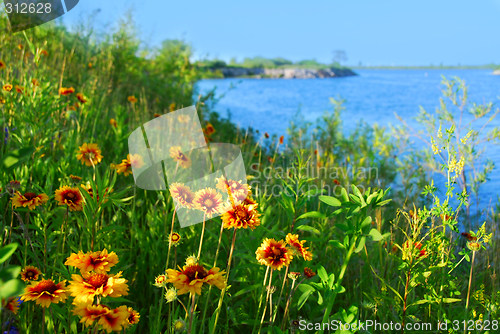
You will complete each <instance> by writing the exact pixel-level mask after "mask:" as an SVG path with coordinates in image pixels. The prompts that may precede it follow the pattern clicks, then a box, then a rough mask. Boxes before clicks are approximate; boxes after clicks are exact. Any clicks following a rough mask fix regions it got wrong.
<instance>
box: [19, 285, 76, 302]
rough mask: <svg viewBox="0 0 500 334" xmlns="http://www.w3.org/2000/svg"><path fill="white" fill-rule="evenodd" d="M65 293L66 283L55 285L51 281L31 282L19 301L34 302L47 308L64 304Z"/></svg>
mask: <svg viewBox="0 0 500 334" xmlns="http://www.w3.org/2000/svg"><path fill="white" fill-rule="evenodd" d="M67 293H68V292H67V290H66V281H62V282H60V283H58V284H56V283H54V281H53V280H51V279H47V280H42V281H40V282H32V283H31V284H30V285H28V286H27V287H26V288H25V290H24V294H23V295H22V296H21V300H24V301H31V300H34V301H36V303H37V304H39V305H41V306H42V307H49V306H50V304H51V303H54V304H57V303H59V302H64V301H65V300H66V298H67V297H68V296H67Z"/></svg>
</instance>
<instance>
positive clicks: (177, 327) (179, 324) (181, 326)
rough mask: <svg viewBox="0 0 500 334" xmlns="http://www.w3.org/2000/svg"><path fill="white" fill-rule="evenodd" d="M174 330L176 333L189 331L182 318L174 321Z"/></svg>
mask: <svg viewBox="0 0 500 334" xmlns="http://www.w3.org/2000/svg"><path fill="white" fill-rule="evenodd" d="M173 328H174V331H175V332H176V333H182V332H185V331H187V328H186V322H185V321H184V320H182V319H181V318H179V319H177V320H175V321H174V325H173Z"/></svg>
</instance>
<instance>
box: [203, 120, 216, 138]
mask: <svg viewBox="0 0 500 334" xmlns="http://www.w3.org/2000/svg"><path fill="white" fill-rule="evenodd" d="M205 133H206V134H207V136H209V137H210V136H211V135H213V134H214V133H215V128H214V126H213V125H212V124H210V123H208V124H207V127H206V128H205Z"/></svg>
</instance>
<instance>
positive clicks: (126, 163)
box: [116, 154, 144, 176]
mask: <svg viewBox="0 0 500 334" xmlns="http://www.w3.org/2000/svg"><path fill="white" fill-rule="evenodd" d="M142 166H144V159H142V157H141V156H140V155H139V154H127V159H123V160H122V163H121V164H119V165H117V166H116V172H117V173H118V174H121V173H123V175H125V176H128V175H130V174H132V167H134V169H138V168H141V167H142Z"/></svg>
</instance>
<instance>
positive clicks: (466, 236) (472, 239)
mask: <svg viewBox="0 0 500 334" xmlns="http://www.w3.org/2000/svg"><path fill="white" fill-rule="evenodd" d="M462 236H463V237H465V238H467V240H469V241H476V240H477V237H475V236H473V235H472V234H470V233H467V232H462Z"/></svg>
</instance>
